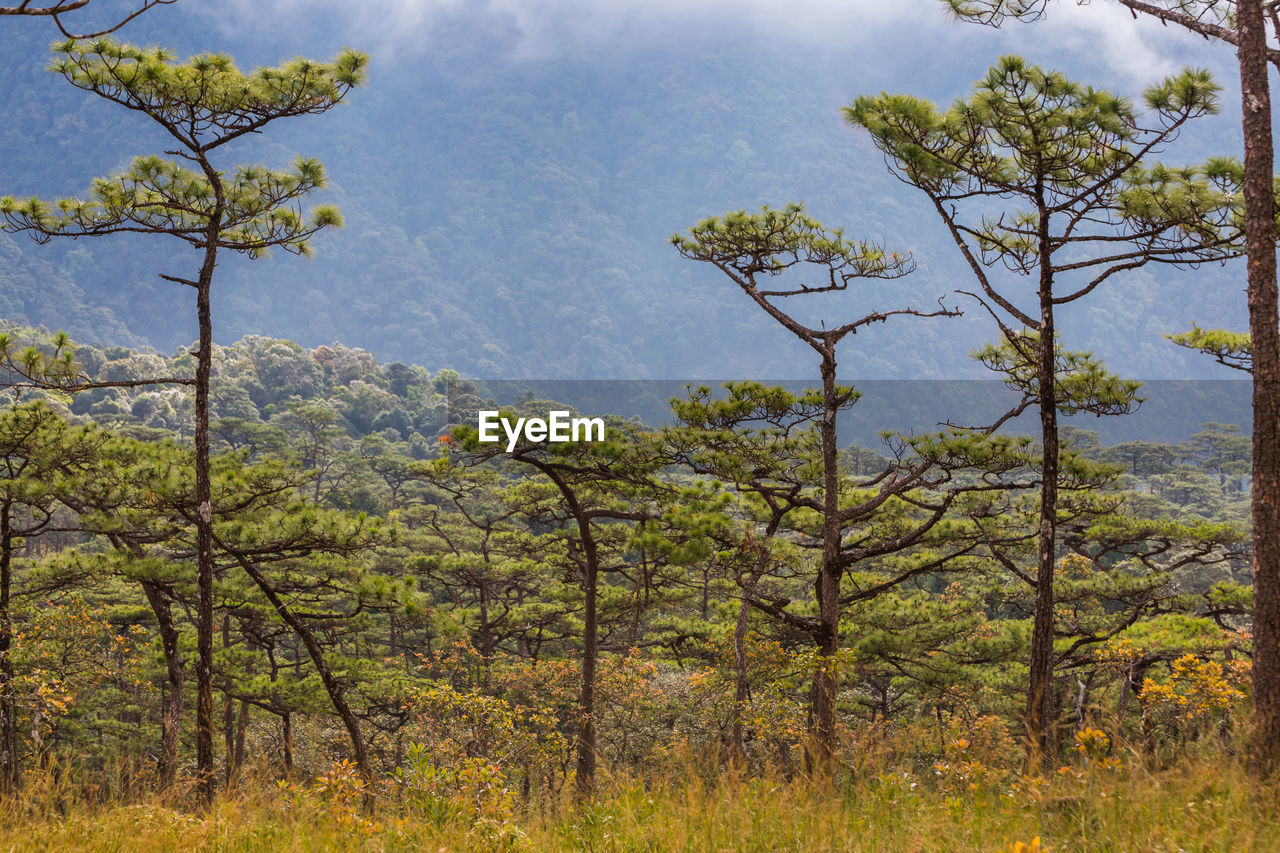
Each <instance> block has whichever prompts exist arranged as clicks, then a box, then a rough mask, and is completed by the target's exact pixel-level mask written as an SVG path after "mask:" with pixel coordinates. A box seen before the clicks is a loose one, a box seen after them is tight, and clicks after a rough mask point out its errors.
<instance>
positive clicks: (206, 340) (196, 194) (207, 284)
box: [0, 38, 368, 800]
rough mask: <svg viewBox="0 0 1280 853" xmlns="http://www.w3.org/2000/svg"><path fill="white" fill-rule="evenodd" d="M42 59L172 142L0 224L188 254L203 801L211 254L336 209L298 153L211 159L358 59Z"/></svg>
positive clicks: (291, 245) (310, 104)
mask: <svg viewBox="0 0 1280 853" xmlns="http://www.w3.org/2000/svg"><path fill="white" fill-rule="evenodd" d="M56 53H57V56H58V58H57V59H56V61H55V63H54V69H55V70H56V71H57V72H59V73H61V74H62V75H63V76H64V77H65V78H66V79H67V81H68V82H70V83H71V84H72V85H74V86H76V87H78V88H81V89H84V90H85V91H87V92H91V93H93V94H95V95H97V96H99V97H101V98H104V99H106V100H108V101H111V102H113V103H116V104H120V105H121V106H123V107H126V108H127V109H130V110H134V111H136V112H140V113H142V114H143V115H145V116H147V117H148V118H149V119H151V120H152V121H154V122H155V123H156V124H158V125H159V126H160V127H161V128H162V129H163V130H164V131H165V132H166V133H168V135H169V136H170V137H172V139H173V140H174V142H175V145H176V148H175V149H173V150H172V151H170V152H167V153H168V154H169V155H170V156H169V158H168V159H166V158H165V157H161V156H157V155H145V156H141V157H137V158H136V159H134V161H133V163H132V165H131V167H130V168H129V169H128V170H127V171H125V172H123V173H121V174H117V175H112V176H110V177H106V178H100V179H98V180H96V181H95V182H94V183H93V186H92V187H91V189H90V194H89V198H88V199H61V200H59V201H58V202H57V203H56V204H53V205H50V204H46V203H44V202H41V201H40V200H38V199H27V200H25V201H15V200H14V199H12V198H8V197H6V198H4V199H0V214H2V215H3V216H4V218H5V221H6V228H7V229H8V230H13V231H25V232H29V233H30V234H31V235H32V236H33V237H34V238H35V239H36V241H37V242H46V241H48V240H50V239H52V238H54V237H73V238H74V237H83V236H100V235H106V234H119V233H141V234H151V235H167V236H170V237H176V238H177V239H179V240H181V241H183V242H184V243H186V244H188V245H189V246H191V247H192V248H193V249H195V250H196V252H197V253H198V255H199V258H200V264H199V269H198V272H197V273H196V274H195V277H194V278H188V277H183V276H177V275H170V274H167V273H166V274H161V276H160V277H161V278H163V279H164V280H165V281H169V282H173V283H175V284H179V285H182V286H185V287H190V288H191V289H193V290H194V291H195V296H196V315H197V320H198V323H199V344H198V348H197V351H196V354H195V355H196V375H195V405H196V413H195V420H196V423H195V451H196V456H195V468H196V494H195V502H196V505H195V512H196V517H197V519H198V521H197V528H198V531H199V558H198V561H197V581H198V586H199V591H200V601H199V606H198V638H197V663H196V682H197V692H198V703H197V728H196V732H197V737H196V755H197V757H196V761H197V769H198V772H199V774H200V790H201V794H202V796H203V797H204V798H205V799H206V800H208V799H210V798H212V796H213V791H214V776H213V671H212V664H213V535H212V524H213V516H212V511H211V507H210V493H209V379H210V374H211V369H212V353H213V322H212V309H211V304H210V296H211V291H212V287H213V279H214V270H215V268H216V266H217V263H218V255H219V252H220V251H224V250H225V251H230V252H236V253H240V254H244V255H247V256H249V257H250V258H260V257H263V256H264V255H266V254H267V252H268V251H269V250H271V249H273V248H279V249H283V250H284V251H286V252H290V253H294V254H299V255H306V254H309V253H310V251H311V247H310V243H309V242H308V241H309V239H310V238H311V237H312V236H313V235H314V234H315V233H316V232H318V231H320V230H322V229H324V228H327V227H331V226H338V225H341V222H342V220H341V216H340V215H339V213H338V211H337V210H336V209H335V208H333V207H329V206H317V207H315V208H313V209H312V210H311V211H310V213H309V214H307V213H304V211H303V209H302V203H303V200H304V199H305V198H306V197H307V196H308V195H310V193H312V192H313V191H315V190H317V189H320V188H321V187H323V186H324V184H325V173H324V168H323V167H322V166H321V165H320V163H319V162H317V161H316V160H312V159H307V158H302V157H299V158H298V159H297V160H295V162H294V164H293V166H292V168H291V169H289V170H286V171H274V170H271V169H267V168H264V167H261V166H238V167H236V168H235V169H234V171H232V172H230V173H227V172H226V171H224V170H223V169H220V168H219V167H218V165H217V164H216V163H215V157H216V155H218V154H220V153H221V149H222V148H223V147H224V146H226V145H227V144H228V143H231V142H234V141H236V140H238V139H240V138H242V137H245V136H247V135H249V134H256V133H260V132H261V131H262V130H263V128H265V127H266V126H267V125H268V124H270V123H271V122H273V121H276V120H278V119H282V118H290V117H295V116H304V115H317V114H320V113H323V112H326V111H327V110H329V109H332V108H333V107H334V106H336V105H337V104H339V103H341V102H342V100H343V98H344V97H345V96H346V95H347V93H348V92H349V91H350V89H351V88H352V87H354V86H357V85H359V84H360V83H361V82H362V81H363V79H364V73H365V67H366V65H367V63H368V57H367V56H365V55H364V54H362V53H359V52H357V51H353V50H345V51H343V52H342V53H341V54H340V55H339V56H338V57H337V59H335V60H334V62H332V63H318V62H313V61H311V60H307V59H294V60H292V61H290V62H287V63H285V64H283V65H280V66H278V67H274V68H260V69H258V70H257V71H255V72H253V73H252V74H245V73H242V72H241V71H240V70H239V69H237V68H236V66H235V64H234V62H233V61H232V60H231V58H230V57H228V56H225V55H221V54H201V55H198V56H195V57H192V58H191V59H189V60H188V61H187V62H185V63H181V62H178V61H177V60H176V59H175V58H174V56H173V54H171V53H170V52H169V51H167V50H165V49H163V48H148V49H141V48H137V47H132V46H129V45H124V44H119V43H116V42H114V41H112V40H111V39H108V38H97V39H94V40H92V41H87V42H84V41H67V42H64V43H62V44H60V45H58V46H57V47H56Z"/></svg>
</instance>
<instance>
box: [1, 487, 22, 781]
mask: <svg viewBox="0 0 1280 853" xmlns="http://www.w3.org/2000/svg"><path fill="white" fill-rule="evenodd" d="M12 513H13V508H12V506H11V505H10V504H9V503H8V502H5V503H4V505H3V506H0V793H2V794H12V793H14V792H16V791H17V790H18V783H19V781H20V779H19V772H18V716H17V708H15V707H14V698H13V649H12V646H13V614H12V612H11V611H10V607H9V595H10V588H11V586H12V584H13V539H14V536H13V516H12Z"/></svg>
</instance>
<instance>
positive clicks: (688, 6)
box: [206, 0, 1226, 88]
mask: <svg viewBox="0 0 1280 853" xmlns="http://www.w3.org/2000/svg"><path fill="white" fill-rule="evenodd" d="M230 5H231V7H232V12H231V14H230V15H227V14H226V7H225V6H221V7H220V9H219V11H218V13H217V16H216V18H213V20H215V21H217V22H219V23H221V25H222V26H224V27H226V28H228V29H235V28H239V27H244V26H250V25H252V26H254V27H255V28H258V27H272V28H274V27H280V28H286V29H287V28H288V27H289V26H290V25H291V23H296V21H297V20H298V19H299V18H301V17H305V16H315V15H317V13H321V14H323V15H324V16H325V17H326V18H328V19H333V18H337V19H338V20H340V21H342V24H343V30H344V31H345V32H347V33H349V38H350V40H351V41H352V42H357V41H358V42H359V43H360V44H361V45H364V46H367V47H370V48H373V49H375V50H377V51H378V53H379V54H380V55H382V56H385V55H388V54H396V53H399V52H401V51H418V50H429V49H432V48H433V46H434V45H433V42H432V36H433V35H434V34H435V33H436V32H437V30H438V28H439V25H440V24H441V23H442V22H444V21H447V20H457V19H458V18H465V19H470V20H473V21H482V22H486V23H487V24H488V25H489V26H491V27H493V28H495V29H499V30H501V31H502V32H504V33H506V34H507V35H508V36H509V37H510V38H509V43H511V44H513V45H514V46H513V48H512V53H511V58H515V59H536V58H545V57H554V56H557V55H561V54H565V53H574V52H576V51H578V50H581V49H583V48H588V49H602V48H603V49H629V48H632V47H636V46H643V44H644V43H645V41H646V39H647V38H648V37H653V36H658V37H660V36H661V34H663V33H670V32H672V31H673V30H683V31H688V32H716V31H725V30H728V31H734V30H736V29H737V28H740V27H744V26H745V27H750V28H753V29H755V30H757V31H759V32H762V33H766V34H772V35H776V36H779V37H783V38H786V39H788V40H792V41H798V42H801V43H810V44H812V45H814V46H815V47H818V48H822V49H840V48H842V47H854V46H858V47H862V48H864V49H865V48H866V47H867V46H871V47H873V48H875V47H881V46H884V45H904V46H907V47H908V49H910V48H915V49H919V46H921V45H928V44H930V43H932V42H935V41H939V40H940V41H945V42H947V43H948V44H949V45H952V46H954V47H956V48H957V49H964V47H965V46H967V45H970V44H971V45H972V48H973V49H974V50H986V51H987V52H988V55H992V56H994V55H995V53H1000V52H1013V51H1017V52H1025V53H1028V54H1031V55H1032V56H1034V55H1035V53H1036V51H1038V50H1047V49H1052V48H1058V49H1063V50H1066V51H1068V52H1070V53H1072V54H1074V55H1077V56H1079V57H1080V58H1081V60H1082V64H1096V65H1097V67H1098V70H1099V71H1100V72H1107V73H1108V74H1110V75H1116V76H1120V77H1121V78H1124V80H1123V82H1124V83H1125V84H1127V85H1125V86H1124V88H1129V87H1130V86H1133V85H1142V84H1146V83H1150V82H1153V81H1154V80H1156V79H1159V78H1160V77H1163V76H1165V75H1167V74H1169V73H1171V72H1173V71H1175V70H1176V69H1177V68H1178V67H1180V66H1181V65H1183V64H1186V63H1187V62H1193V63H1197V62H1198V63H1199V64H1208V63H1209V62H1211V61H1215V60H1214V57H1215V55H1226V51H1225V50H1223V49H1221V48H1218V49H1213V48H1211V47H1207V46H1206V45H1205V43H1204V41H1203V40H1201V39H1199V38H1198V37H1195V36H1192V35H1190V34H1189V33H1186V32H1185V31H1183V30H1181V29H1180V28H1178V27H1173V26H1170V27H1164V26H1161V25H1160V24H1159V22H1157V21H1155V20H1153V19H1150V18H1147V17H1145V16H1140V17H1139V18H1138V19H1134V18H1133V16H1132V15H1131V13H1130V12H1129V11H1128V10H1127V9H1125V8H1124V7H1121V6H1119V5H1118V4H1116V3H1114V2H1111V0H1093V2H1091V3H1086V4H1084V5H1081V4H1079V3H1077V2H1076V0H1049V7H1048V13H1047V15H1046V16H1045V19H1044V20H1042V21H1039V22H1036V23H1030V24H1024V23H1018V22H1010V23H1006V24H1005V25H1004V27H1003V28H1001V29H1000V30H998V31H995V30H991V29H990V28H986V27H980V26H978V25H975V24H967V23H961V22H957V21H953V20H949V17H948V15H947V13H946V11H945V9H944V8H943V6H942V4H941V3H940V2H938V0H692V1H691V0H365V2H359V1H358V0H357V2H352V1H351V0H275V1H274V2H262V0H232V2H231V4H230ZM206 10H207V14H210V15H211V17H212V16H213V10H212V9H208V7H206ZM264 18H266V19H268V20H264ZM271 19H274V20H271ZM962 39H963V40H964V41H963V42H961V40H962Z"/></svg>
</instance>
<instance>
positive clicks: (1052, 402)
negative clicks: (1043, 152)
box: [1026, 210, 1059, 770]
mask: <svg viewBox="0 0 1280 853" xmlns="http://www.w3.org/2000/svg"><path fill="white" fill-rule="evenodd" d="M1048 219H1049V217H1048V215H1047V214H1046V213H1045V212H1044V211H1043V210H1042V211H1041V216H1040V232H1041V234H1040V236H1041V245H1042V246H1046V245H1047V244H1048V227H1049V222H1048ZM1041 257H1042V259H1043V260H1042V262H1041V268H1040V329H1039V333H1040V338H1039V341H1038V342H1037V345H1036V348H1035V356H1036V384H1037V391H1038V395H1039V398H1040V399H1039V403H1040V441H1041V445H1042V448H1043V453H1044V461H1043V464H1042V466H1041V473H1040V479H1041V483H1040V534H1039V537H1038V543H1037V553H1036V602H1035V610H1034V612H1033V615H1032V627H1031V660H1030V666H1029V673H1028V683H1027V710H1026V728H1027V750H1028V752H1027V758H1028V761H1027V767H1028V770H1031V769H1033V768H1034V767H1035V765H1036V764H1037V763H1038V764H1039V766H1040V767H1041V768H1042V769H1046V770H1048V769H1052V764H1053V758H1054V756H1053V750H1052V748H1051V745H1050V742H1049V734H1050V732H1049V728H1050V721H1051V720H1052V718H1053V713H1052V709H1053V690H1052V689H1051V682H1052V680H1053V606H1054V597H1053V574H1054V558H1055V555H1056V538H1057V524H1058V455H1059V447H1058V398H1057V387H1056V385H1055V378H1056V377H1055V374H1056V369H1055V368H1056V363H1055V362H1056V359H1055V357H1054V356H1055V351H1056V345H1055V341H1054V339H1053V335H1054V323H1053V307H1054V306H1053V277H1052V276H1053V274H1052V272H1051V270H1050V268H1049V255H1048V253H1047V252H1044V253H1042V254H1041Z"/></svg>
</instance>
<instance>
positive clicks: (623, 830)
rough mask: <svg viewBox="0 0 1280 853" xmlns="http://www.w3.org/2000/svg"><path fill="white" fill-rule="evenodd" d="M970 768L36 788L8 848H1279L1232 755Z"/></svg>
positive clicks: (18, 808)
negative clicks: (423, 784)
mask: <svg viewBox="0 0 1280 853" xmlns="http://www.w3.org/2000/svg"><path fill="white" fill-rule="evenodd" d="M953 770H955V772H952V771H951V770H949V771H946V772H939V771H937V770H934V769H930V770H927V771H925V772H915V773H913V772H912V771H910V770H905V771H904V770H898V771H895V772H887V773H883V774H880V775H873V776H867V777H864V778H860V779H847V780H844V781H842V782H840V783H838V784H834V785H833V784H824V785H819V784H815V783H812V782H809V781H804V780H792V781H782V780H770V779H761V778H754V779H725V778H721V779H719V780H717V781H714V782H708V781H706V780H705V779H704V778H702V777H701V776H700V775H699V774H690V775H689V776H687V777H685V778H680V777H673V778H667V779H660V780H657V781H650V782H648V783H647V784H642V783H639V782H634V781H627V780H619V779H613V780H609V781H607V782H606V783H605V784H604V785H603V786H602V789H601V790H600V792H599V796H598V797H597V799H596V801H595V802H594V804H592V805H590V806H586V807H577V808H575V807H573V806H572V805H571V804H569V803H568V802H567V801H566V802H564V803H554V804H553V803H549V802H546V801H543V802H540V803H536V804H533V805H521V804H520V803H519V801H518V799H517V798H516V797H515V796H514V794H512V793H511V792H506V791H487V792H479V793H476V792H473V793H472V795H470V796H468V797H462V798H460V797H458V796H456V795H453V796H449V797H443V796H435V795H422V794H421V792H419V793H418V794H414V793H412V792H411V793H410V794H408V795H406V793H405V792H404V791H403V790H397V789H395V788H393V787H392V786H388V787H387V790H386V791H383V792H379V795H378V802H377V806H376V807H375V809H374V811H373V812H372V813H370V812H368V811H366V810H365V809H364V808H363V807H362V806H361V797H360V793H359V785H358V783H352V782H351V781H350V779H347V781H346V782H344V781H343V780H344V778H347V777H344V776H343V775H342V774H341V773H338V774H331V775H330V776H328V777H324V778H321V779H319V780H316V781H313V782H310V783H307V784H292V785H285V784H279V783H272V782H267V783H262V784H252V783H246V784H243V785H241V786H240V788H239V789H238V791H237V792H235V793H233V794H231V795H228V796H226V797H224V798H223V799H221V800H220V801H219V802H218V803H217V804H216V805H215V806H213V807H212V808H211V809H209V810H207V811H204V812H202V811H200V810H198V809H195V808H193V807H191V806H190V805H188V804H183V803H180V802H171V803H168V804H166V803H163V802H161V801H159V800H157V799H146V800H143V801H140V802H120V801H119V800H118V799H117V801H115V802H98V803H94V802H92V801H91V800H90V799H86V798H85V797H84V796H83V795H81V794H72V793H70V792H69V791H67V790H56V786H53V785H50V784H48V783H47V782H45V781H43V780H41V779H34V780H29V784H28V787H27V791H26V792H25V793H24V794H22V795H21V796H20V797H18V798H15V799H12V800H10V801H9V802H8V803H7V804H6V805H5V806H4V807H3V813H2V817H3V819H2V820H0V851H6V850H13V851H44V850H48V851H138V853H144V851H167V850H246V851H294V850H296V851H312V850H371V851H383V850H386V851H393V850H425V851H436V852H437V853H438V852H439V851H470V850H528V851H533V850H583V851H693V850H698V851H860V850H868V851H893V852H894V853H899V851H904V852H905V851H949V850H983V851H1009V850H1017V851H1027V850H1053V851H1095V850H1096V851H1103V850H1106V851H1228V850H1229V851H1237V850H1241V851H1275V850H1280V820H1278V819H1277V804H1280V799H1278V794H1280V788H1277V787H1276V786H1274V785H1259V784H1257V783H1255V782H1253V781H1252V780H1251V779H1250V778H1249V777H1248V775H1247V773H1246V772H1245V771H1244V770H1243V769H1242V768H1241V767H1239V766H1237V765H1236V764H1234V763H1232V762H1229V761H1228V762H1207V761H1202V760H1199V759H1197V760H1187V761H1186V762H1184V763H1183V764H1181V765H1178V766H1174V767H1170V768H1166V769H1162V770H1158V771H1157V770H1152V769H1149V768H1144V767H1142V766H1140V765H1139V764H1138V763H1137V762H1136V761H1135V763H1133V764H1129V765H1122V766H1120V767H1114V766H1110V767H1107V766H1090V765H1085V766H1081V767H1076V766H1072V767H1069V768H1064V769H1063V770H1062V771H1060V772H1059V773H1057V774H1054V775H1053V776H1052V777H1050V778H1048V779H1034V780H1033V779H1025V778H1020V777H1016V776H1013V777H1010V776H1001V775H1000V774H990V773H984V772H983V769H982V768H981V767H976V768H975V767H965V768H959V769H953ZM1037 839H1038V840H1039V842H1038V843H1039V845H1040V846H1039V847H1036V846H1035V845H1036V843H1037V841H1036V840H1037Z"/></svg>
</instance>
